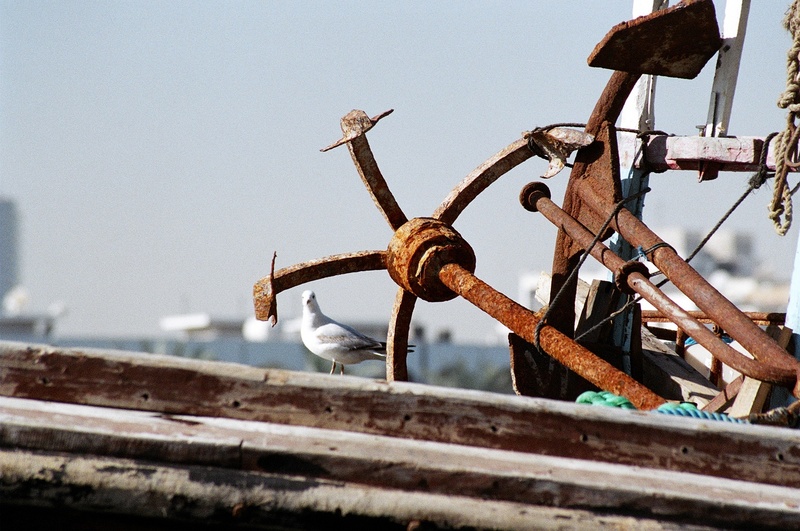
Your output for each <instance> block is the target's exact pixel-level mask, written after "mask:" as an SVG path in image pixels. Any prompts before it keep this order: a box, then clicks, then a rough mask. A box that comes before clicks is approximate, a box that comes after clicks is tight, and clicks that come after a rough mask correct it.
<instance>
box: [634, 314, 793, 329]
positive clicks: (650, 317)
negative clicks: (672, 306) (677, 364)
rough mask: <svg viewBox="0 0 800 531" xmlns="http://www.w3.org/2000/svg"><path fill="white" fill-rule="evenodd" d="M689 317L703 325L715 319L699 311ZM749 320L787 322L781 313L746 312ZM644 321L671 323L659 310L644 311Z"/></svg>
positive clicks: (770, 322) (761, 323) (777, 323)
mask: <svg viewBox="0 0 800 531" xmlns="http://www.w3.org/2000/svg"><path fill="white" fill-rule="evenodd" d="M688 313H689V315H691V316H692V317H694V318H695V319H697V320H698V321H700V322H701V323H713V322H714V319H712V318H711V317H709V316H708V315H706V313H705V312H701V311H698V310H688ZM744 314H745V315H746V316H747V318H748V319H750V320H751V321H753V322H754V323H756V324H758V325H779V326H782V325H783V324H784V323H785V322H786V314H785V313H780V312H744ZM642 321H645V322H648V323H670V322H672V321H670V320H669V317H667V316H665V315H663V314H662V313H661V312H659V311H658V310H642Z"/></svg>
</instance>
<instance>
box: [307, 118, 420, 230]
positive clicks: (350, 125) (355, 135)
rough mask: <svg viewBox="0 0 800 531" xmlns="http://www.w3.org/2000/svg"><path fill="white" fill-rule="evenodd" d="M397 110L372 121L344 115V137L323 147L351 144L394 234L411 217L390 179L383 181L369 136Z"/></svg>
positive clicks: (358, 164)
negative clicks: (391, 187) (376, 125)
mask: <svg viewBox="0 0 800 531" xmlns="http://www.w3.org/2000/svg"><path fill="white" fill-rule="evenodd" d="M393 111H394V109H389V110H388V111H384V112H382V113H380V114H378V115H376V116H373V117H372V118H370V117H369V116H367V113H365V112H364V111H362V110H359V109H353V110H352V111H350V112H349V113H347V114H345V115H344V116H342V119H341V121H340V124H341V127H342V138H341V139H340V140H337V141H336V142H334V143H333V144H331V145H330V146H328V147H324V148H322V149H321V151H329V150H331V149H333V148H335V147H338V146H341V145H342V144H347V148H348V149H349V150H350V156H351V157H352V158H353V164H355V166H356V169H357V170H358V174H359V175H360V176H361V180H362V181H363V182H364V186H366V187H367V191H368V192H369V194H370V195H371V196H372V201H373V202H374V203H375V206H377V207H378V210H380V211H381V214H383V217H384V218H386V221H387V222H388V223H389V226H391V227H392V230H393V231H394V230H397V229H398V228H400V227H401V226H402V225H403V223H405V222H406V221H408V218H407V217H406V215H405V214H404V213H403V210H402V209H401V208H400V205H399V204H398V203H397V200H396V199H395V198H394V196H393V195H392V192H391V190H389V185H388V184H386V179H384V178H383V175H382V174H381V170H380V169H379V168H378V163H377V161H376V160H375V156H374V155H373V154H372V149H371V148H370V147H369V142H368V141H367V137H366V134H367V131H369V130H370V129H372V128H373V127H375V124H377V123H378V122H379V121H380V120H381V119H383V118H385V117H386V116H389V115H390V114H392V112H393Z"/></svg>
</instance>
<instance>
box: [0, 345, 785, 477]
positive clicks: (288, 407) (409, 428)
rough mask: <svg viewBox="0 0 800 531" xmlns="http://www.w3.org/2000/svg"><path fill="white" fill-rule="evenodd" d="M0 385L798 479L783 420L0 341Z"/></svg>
mask: <svg viewBox="0 0 800 531" xmlns="http://www.w3.org/2000/svg"><path fill="white" fill-rule="evenodd" d="M0 395H3V396H10V397H18V398H30V399H35V400H46V401H57V402H66V403H72V404H86V405H96V406H105V407H113V408H124V409H138V410H141V411H150V412H153V413H160V414H167V415H192V416H208V417H225V418H231V419H239V420H254V421H259V422H269V423H275V424H286V425H293V426H307V427H313V428H324V429H333V430H343V431H349V432H357V433H364V434H371V435H382V436H391V437H400V438H405V439H412V440H423V441H431V442H442V443H451V444H461V445H466V446H476V447H483V448H494V449H501V450H510V451H517V452H523V453H536V454H541V455H551V456H558V457H570V458H576V459H581V460H601V461H604V462H609V463H616V464H623V465H633V466H643V467H651V468H657V469H665V470H674V471H683V472H691V473H696V474H704V475H711V476H718V477H725V478H730V479H737V478H740V479H747V480H750V481H758V482H763V483H768V484H775V485H784V486H793V487H798V486H800V454H798V453H797V452H795V451H794V450H792V449H793V448H795V446H796V436H795V434H794V432H791V431H789V430H780V429H775V428H765V427H761V426H744V425H734V424H730V423H724V422H714V421H701V420H696V419H687V418H677V417H671V416H667V415H661V414H657V413H649V412H640V411H623V410H615V409H608V408H598V407H589V406H580V405H576V404H573V403H565V402H556V401H551V400H542V399H535V398H528V397H516V396H510V395H499V394H494V393H485V392H479V391H467V390H462V389H447V388H438V387H433V386H426V385H421V384H413V383H406V382H394V383H392V384H388V383H386V382H381V381H375V380H366V379H363V378H355V377H348V376H344V377H342V376H329V375H323V374H316V373H296V372H290V371H282V370H268V369H257V368H253V367H247V366H243V365H237V364H228V363H218V362H203V361H198V360H188V359H180V358H170V357H167V356H158V355H150V354H135V353H121V352H98V351H81V350H63V349H56V348H52V347H45V346H31V345H23V344H16V343H4V344H0Z"/></svg>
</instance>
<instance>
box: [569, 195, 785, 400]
mask: <svg viewBox="0 0 800 531" xmlns="http://www.w3.org/2000/svg"><path fill="white" fill-rule="evenodd" d="M580 191H581V193H582V195H584V196H585V197H586V198H587V202H589V203H590V204H592V205H594V206H600V205H604V204H605V202H604V201H603V200H602V199H601V198H600V197H599V196H598V195H597V193H596V192H595V191H594V190H592V189H591V188H589V187H582V188H581V189H580ZM607 208H610V207H607ZM612 226H613V227H614V229H615V230H616V231H617V232H619V234H620V235H621V236H622V237H623V238H624V239H625V240H626V241H628V242H629V243H630V244H631V245H633V246H634V247H636V246H641V247H643V248H645V249H650V248H653V247H655V246H658V245H659V244H664V243H665V242H664V241H663V240H662V239H661V238H659V236H658V235H657V234H655V233H654V232H653V231H651V230H650V228H649V227H647V225H645V224H644V223H643V222H642V221H641V220H639V219H638V218H636V216H634V215H633V214H632V213H631V212H630V211H628V210H624V209H623V210H622V211H620V212H619V213H618V214H617V216H615V218H614V221H612ZM650 260H651V261H652V262H653V263H654V264H655V265H656V267H658V269H659V270H660V271H661V272H662V273H663V274H664V275H666V277H667V278H669V280H670V281H671V282H672V283H673V284H674V285H675V287H677V288H678V289H679V290H681V291H682V292H683V293H684V294H686V296H687V297H689V298H690V299H691V300H692V302H694V303H695V304H696V305H697V307H698V308H700V310H702V311H704V312H705V313H706V314H707V315H708V316H709V317H711V318H712V319H714V322H716V323H717V324H719V326H721V327H722V328H723V329H724V330H725V331H726V332H727V333H728V334H729V335H730V336H731V337H732V338H734V339H735V340H737V341H738V342H739V343H740V344H741V345H742V346H743V347H744V348H745V349H746V350H747V351H748V352H749V353H751V354H752V355H753V356H754V357H755V358H756V359H758V360H759V361H763V362H764V363H766V364H768V365H771V366H773V367H776V368H780V369H782V370H783V371H786V372H792V373H793V374H795V381H796V380H797V377H796V375H797V373H798V370H799V369H800V362H798V360H796V359H795V358H793V357H792V356H791V355H790V354H789V353H788V352H787V351H786V350H784V349H783V348H781V347H780V345H778V344H777V343H776V342H775V341H774V340H773V339H772V338H770V337H769V336H768V335H767V334H766V333H765V332H764V331H763V330H762V329H761V328H759V327H758V326H757V325H756V324H754V323H753V321H751V320H750V319H749V318H748V317H747V316H746V315H745V314H744V313H742V312H741V311H740V310H739V309H738V308H737V307H736V306H735V305H734V304H733V303H732V302H731V301H729V300H728V299H727V298H725V296H724V295H722V294H721V293H720V292H719V291H717V290H716V289H715V288H714V287H713V286H711V284H709V283H708V282H707V281H706V279H704V278H703V277H702V276H701V275H700V274H699V273H698V272H697V271H695V270H694V268H692V267H691V266H690V265H689V264H687V263H686V261H685V260H683V259H682V258H681V257H680V256H678V253H677V252H676V251H675V249H673V248H672V247H670V246H669V245H661V246H658V248H656V249H655V250H654V251H653V252H652V253H651V258H650ZM798 392H800V390H798Z"/></svg>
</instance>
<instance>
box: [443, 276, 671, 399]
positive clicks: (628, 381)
mask: <svg viewBox="0 0 800 531" xmlns="http://www.w3.org/2000/svg"><path fill="white" fill-rule="evenodd" d="M439 279H440V280H441V281H442V282H443V283H444V284H445V285H446V286H447V287H448V288H450V289H451V290H453V292H455V293H457V294H458V295H460V296H461V297H463V298H464V299H466V300H468V301H469V302H471V303H472V304H474V305H475V306H477V307H478V308H480V309H481V310H483V311H484V312H486V313H487V314H489V315H491V316H492V317H493V318H495V319H497V320H498V321H500V322H501V323H503V324H504V325H505V326H507V327H508V328H509V329H510V330H511V331H512V332H514V333H515V334H517V335H518V336H520V337H521V338H523V339H525V340H526V341H528V342H529V343H534V342H535V338H534V330H535V328H536V325H537V324H538V322H539V317H538V316H537V315H536V314H535V313H534V312H532V311H531V310H528V309H527V308H525V307H523V306H521V305H520V304H518V303H516V302H514V301H513V300H511V299H509V298H508V297H506V296H505V295H503V294H502V293H500V292H498V291H496V290H495V289H494V288H492V287H491V286H489V285H488V284H486V283H485V282H483V281H482V280H480V279H479V278H478V277H476V276H475V275H473V274H472V273H470V272H469V271H468V270H467V269H465V268H463V267H461V266H460V265H458V264H453V263H451V264H446V265H444V266H442V268H441V270H439ZM539 341H540V343H539V344H540V346H541V347H542V349H544V350H545V351H546V352H547V353H548V354H549V355H550V356H552V357H553V358H555V359H556V360H558V361H559V362H561V363H562V364H563V365H564V366H566V367H567V368H569V369H571V370H573V371H575V372H576V373H578V374H580V375H581V376H582V377H583V378H585V379H586V380H588V381H589V382H591V383H593V384H594V385H596V386H598V387H600V388H601V389H604V390H606V391H610V392H612V393H615V394H618V395H622V396H624V397H625V398H627V399H628V400H630V401H631V403H632V404H633V405H634V406H636V407H637V408H638V409H655V408H657V407H658V406H660V405H661V404H663V403H664V402H665V400H664V399H663V398H661V397H660V396H658V395H657V394H655V393H654V392H653V391H651V390H650V389H648V388H647V387H645V386H644V385H642V384H640V383H639V382H637V381H636V380H634V379H633V378H631V377H630V376H628V375H627V374H625V373H624V372H622V371H620V370H619V369H617V368H615V367H614V366H612V365H611V364H609V363H608V362H606V361H604V360H602V359H600V358H599V357H598V356H597V355H595V354H594V353H593V352H591V351H590V350H589V349H587V348H586V347H583V346H582V345H580V344H578V343H576V342H574V341H573V340H571V339H570V338H568V337H567V336H565V335H564V334H562V333H561V332H559V331H558V330H556V329H555V328H553V327H551V326H545V327H544V328H542V330H541V332H540V335H539Z"/></svg>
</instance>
